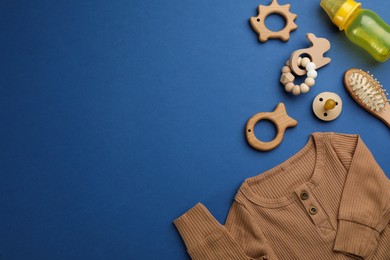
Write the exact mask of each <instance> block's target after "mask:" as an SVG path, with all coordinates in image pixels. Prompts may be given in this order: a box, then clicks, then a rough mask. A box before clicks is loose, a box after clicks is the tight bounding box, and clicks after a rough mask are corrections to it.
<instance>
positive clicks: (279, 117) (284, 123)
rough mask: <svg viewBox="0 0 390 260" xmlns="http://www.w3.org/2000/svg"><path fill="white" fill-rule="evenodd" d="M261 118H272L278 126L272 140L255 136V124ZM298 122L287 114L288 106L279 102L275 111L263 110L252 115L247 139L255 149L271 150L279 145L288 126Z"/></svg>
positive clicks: (247, 128) (247, 130)
mask: <svg viewBox="0 0 390 260" xmlns="http://www.w3.org/2000/svg"><path fill="white" fill-rule="evenodd" d="M260 120H270V121H271V122H272V123H274V124H275V126H276V132H277V133H276V136H275V138H274V140H272V141H270V142H262V141H260V140H259V139H257V138H256V136H255V132H254V130H255V125H256V123H257V122H259V121H260ZM297 124H298V122H297V121H296V120H295V119H293V118H291V117H289V116H288V115H287V111H286V107H285V106H284V104H283V103H279V104H278V105H277V107H276V108H275V111H273V112H261V113H257V114H256V115H254V116H252V117H251V118H250V119H249V120H248V122H247V123H246V131H245V132H246V140H247V141H248V143H249V144H250V145H251V146H252V147H253V148H255V149H257V150H260V151H269V150H272V149H274V148H275V147H276V146H278V145H279V144H280V143H281V142H282V140H283V137H284V132H285V131H286V129H287V128H288V127H294V126H296V125H297Z"/></svg>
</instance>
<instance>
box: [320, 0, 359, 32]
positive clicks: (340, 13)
mask: <svg viewBox="0 0 390 260" xmlns="http://www.w3.org/2000/svg"><path fill="white" fill-rule="evenodd" d="M320 5H321V7H322V8H323V9H324V10H325V11H326V13H327V14H328V16H329V18H330V19H331V20H332V22H333V23H334V24H335V25H337V26H338V27H339V29H340V31H341V30H344V28H345V24H346V22H347V20H348V18H349V17H350V16H351V15H352V14H353V13H354V12H355V10H356V9H357V8H359V7H360V6H361V3H357V2H355V1H354V0H321V3H320Z"/></svg>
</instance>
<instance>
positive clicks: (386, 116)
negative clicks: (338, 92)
mask: <svg viewBox="0 0 390 260" xmlns="http://www.w3.org/2000/svg"><path fill="white" fill-rule="evenodd" d="M353 73H358V74H361V75H363V76H364V77H367V78H368V79H372V76H371V75H370V74H368V73H367V72H365V71H362V70H360V69H356V68H353V69H349V70H347V71H346V72H345V74H344V86H345V88H346V89H347V92H348V93H349V94H350V95H351V97H352V98H353V100H355V101H356V103H358V104H359V105H360V106H361V107H363V108H364V109H365V110H367V111H368V112H370V113H371V114H372V115H373V116H375V117H377V118H379V119H380V120H382V121H383V122H384V123H385V124H386V125H387V126H388V127H389V128H390V105H389V103H386V104H385V107H384V108H383V109H382V110H380V111H374V110H371V109H370V108H369V107H368V106H367V105H366V104H364V102H363V101H361V100H360V99H359V98H358V97H357V95H356V94H355V93H354V92H353V90H352V87H353V86H352V85H351V83H350V80H349V78H350V76H351V75H352V74H353Z"/></svg>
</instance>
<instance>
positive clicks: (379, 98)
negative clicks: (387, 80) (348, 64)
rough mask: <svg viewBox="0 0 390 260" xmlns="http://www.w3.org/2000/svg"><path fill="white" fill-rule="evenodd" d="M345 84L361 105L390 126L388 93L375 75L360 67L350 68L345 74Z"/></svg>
mask: <svg viewBox="0 0 390 260" xmlns="http://www.w3.org/2000/svg"><path fill="white" fill-rule="evenodd" d="M344 85H345V88H346V89H347V91H348V93H349V94H350V95H351V96H352V98H353V99H354V100H355V101H356V102H357V103H358V104H359V105H360V106H361V107H363V108H364V109H365V110H367V111H368V112H370V113H371V114H372V115H374V116H376V117H377V118H379V119H380V120H382V121H383V122H384V123H385V124H386V125H387V126H388V127H390V105H389V101H388V99H387V93H386V90H385V89H383V86H382V85H381V84H380V83H379V82H378V80H377V79H375V78H374V76H373V75H370V74H369V72H365V71H362V70H360V69H349V70H347V71H346V72H345V75H344Z"/></svg>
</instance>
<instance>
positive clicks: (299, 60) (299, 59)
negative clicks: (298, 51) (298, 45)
mask: <svg viewBox="0 0 390 260" xmlns="http://www.w3.org/2000/svg"><path fill="white" fill-rule="evenodd" d="M301 62H302V57H298V59H297V65H298V66H301Z"/></svg>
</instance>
